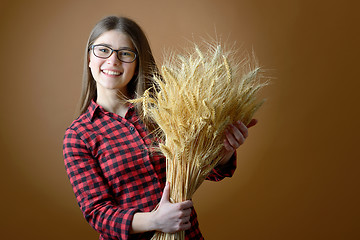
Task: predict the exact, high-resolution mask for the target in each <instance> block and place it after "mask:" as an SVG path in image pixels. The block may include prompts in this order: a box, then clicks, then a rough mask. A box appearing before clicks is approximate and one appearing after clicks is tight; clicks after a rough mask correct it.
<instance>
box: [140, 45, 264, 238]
mask: <svg viewBox="0 0 360 240" xmlns="http://www.w3.org/2000/svg"><path fill="white" fill-rule="evenodd" d="M238 54H239V52H238V51H237V50H234V49H232V50H224V48H223V46H221V45H220V44H218V43H205V44H204V45H203V46H202V48H200V47H199V46H197V45H196V44H194V48H193V49H189V50H188V51H187V52H186V53H185V54H182V55H179V56H177V57H171V58H169V59H167V60H166V62H165V63H164V65H163V66H162V68H161V76H162V78H160V77H157V76H154V88H153V89H152V90H154V89H155V94H149V91H150V90H148V91H146V92H145V94H144V95H143V96H142V97H141V98H139V99H136V100H134V102H139V101H140V102H141V103H142V106H143V112H144V115H145V117H147V118H149V119H151V120H152V121H154V122H155V123H156V124H157V125H158V126H159V129H160V131H159V132H160V138H159V139H164V142H162V143H161V144H160V151H161V152H162V153H163V154H164V155H165V156H166V178H167V181H168V182H170V185H171V196H170V198H171V199H172V200H173V201H174V202H181V201H185V200H187V199H191V197H192V196H193V194H194V193H195V191H196V190H197V189H198V187H199V186H200V185H201V183H202V182H203V181H204V180H205V178H206V177H207V176H208V175H209V173H210V172H211V170H213V168H214V167H215V166H216V165H217V163H218V162H219V161H220V160H221V154H220V153H221V151H222V150H223V139H224V130H225V128H226V127H227V125H228V124H230V123H233V122H235V121H237V120H241V121H242V122H243V123H244V124H245V125H247V124H248V123H249V122H250V120H251V119H252V117H253V114H254V113H255V112H256V111H257V110H258V108H259V107H260V106H261V105H262V103H263V101H257V99H256V97H255V96H256V94H257V92H258V91H259V90H260V89H261V88H262V87H263V86H265V85H266V83H261V82H260V80H261V79H262V74H261V73H262V71H261V69H260V68H259V66H258V64H257V62H256V61H255V58H254V57H253V55H250V54H247V55H246V56H245V57H242V58H239V57H236V56H237V55H238ZM184 236H185V235H184V232H178V233H175V234H167V233H160V232H157V233H156V234H155V235H154V237H153V238H152V239H157V240H160V239H166V240H170V239H184Z"/></svg>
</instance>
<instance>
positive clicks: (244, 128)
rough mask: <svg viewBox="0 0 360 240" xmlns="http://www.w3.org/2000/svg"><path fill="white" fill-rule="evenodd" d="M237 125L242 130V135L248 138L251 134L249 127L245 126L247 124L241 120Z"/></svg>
mask: <svg viewBox="0 0 360 240" xmlns="http://www.w3.org/2000/svg"><path fill="white" fill-rule="evenodd" d="M236 126H237V128H238V129H239V131H240V132H241V135H242V137H243V138H245V139H246V138H247V137H248V136H249V133H248V129H247V127H246V126H245V124H244V123H243V122H241V121H237V122H236Z"/></svg>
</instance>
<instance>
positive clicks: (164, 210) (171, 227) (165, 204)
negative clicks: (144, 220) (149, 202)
mask: <svg viewBox="0 0 360 240" xmlns="http://www.w3.org/2000/svg"><path fill="white" fill-rule="evenodd" d="M169 197H170V184H169V183H166V185H165V188H164V192H163V195H162V197H161V200H160V203H159V207H158V208H157V210H156V211H155V212H154V223H155V226H156V227H155V228H156V230H157V231H160V232H165V233H174V232H177V231H182V230H187V229H189V228H190V227H191V223H190V214H191V207H192V206H193V203H192V201H190V200H187V201H184V202H180V203H171V202H170V201H169Z"/></svg>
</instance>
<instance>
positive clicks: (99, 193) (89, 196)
mask: <svg viewBox="0 0 360 240" xmlns="http://www.w3.org/2000/svg"><path fill="white" fill-rule="evenodd" d="M63 153H64V158H65V167H66V171H67V174H68V177H69V179H70V182H71V184H72V186H73V190H74V192H75V196H76V199H77V201H78V204H79V206H80V208H81V210H82V212H83V215H84V217H85V218H86V220H87V221H88V222H89V224H90V225H91V226H92V227H93V228H94V229H95V230H97V231H98V232H100V233H101V234H103V235H106V236H111V237H112V238H120V239H128V237H129V234H135V233H142V232H147V231H154V230H156V231H162V232H176V231H180V230H187V229H189V228H190V227H191V225H190V223H189V219H190V214H191V207H192V202H191V201H185V202H181V203H176V204H172V203H170V201H169V191H170V190H169V185H168V184H167V185H166V187H165V189H164V193H163V196H162V198H161V201H160V203H159V207H158V208H157V210H156V211H153V212H140V211H139V210H138V209H122V208H121V206H119V205H117V204H116V202H115V200H114V199H113V197H112V195H111V191H110V189H109V187H108V185H107V183H106V180H105V179H104V177H103V176H102V171H101V169H100V167H99V165H98V163H97V160H96V159H94V158H93V157H92V155H91V153H90V152H89V150H88V147H87V146H86V144H85V143H84V141H83V140H82V139H81V138H80V137H79V134H77V133H76V132H75V131H74V130H71V129H69V130H67V132H66V134H65V138H64V145H63Z"/></svg>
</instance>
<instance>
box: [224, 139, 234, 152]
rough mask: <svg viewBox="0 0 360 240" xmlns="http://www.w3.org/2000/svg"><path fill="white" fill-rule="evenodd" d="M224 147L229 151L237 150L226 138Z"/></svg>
mask: <svg viewBox="0 0 360 240" xmlns="http://www.w3.org/2000/svg"><path fill="white" fill-rule="evenodd" d="M224 147H225V149H226V150H227V151H229V152H230V151H235V149H234V148H233V147H232V146H231V145H230V143H229V141H228V140H227V139H226V138H225V139H224Z"/></svg>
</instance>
